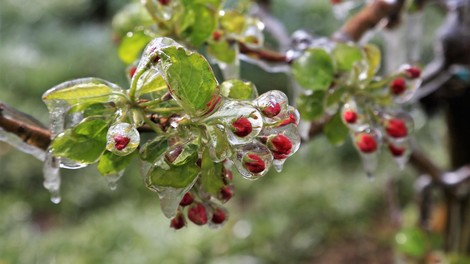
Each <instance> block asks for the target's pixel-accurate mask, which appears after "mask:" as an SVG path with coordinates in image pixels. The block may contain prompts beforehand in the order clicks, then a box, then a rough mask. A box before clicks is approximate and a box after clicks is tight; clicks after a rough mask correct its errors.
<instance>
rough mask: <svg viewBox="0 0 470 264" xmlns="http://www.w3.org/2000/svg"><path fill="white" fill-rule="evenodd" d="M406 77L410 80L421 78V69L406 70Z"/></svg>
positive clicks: (411, 68) (410, 68)
mask: <svg viewBox="0 0 470 264" xmlns="http://www.w3.org/2000/svg"><path fill="white" fill-rule="evenodd" d="M405 73H406V76H407V77H408V78H410V79H417V78H419V76H421V69H420V68H418V67H409V68H408V69H406V70H405Z"/></svg>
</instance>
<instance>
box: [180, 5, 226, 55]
mask: <svg viewBox="0 0 470 264" xmlns="http://www.w3.org/2000/svg"><path fill="white" fill-rule="evenodd" d="M181 3H182V5H183V6H184V8H185V9H186V13H185V15H184V16H182V20H183V21H181V22H180V24H181V25H183V26H184V28H182V29H180V30H181V31H182V32H181V35H182V36H183V37H184V38H185V39H186V40H187V41H188V42H189V43H191V44H192V45H194V46H196V47H197V46H200V45H201V44H203V43H204V42H205V41H206V40H207V39H208V38H209V37H210V36H211V35H212V32H213V31H214V29H215V28H216V26H217V13H218V9H217V7H215V8H214V6H208V5H207V3H205V2H203V3H200V2H198V1H193V0H182V1H181ZM217 6H218V5H217Z"/></svg>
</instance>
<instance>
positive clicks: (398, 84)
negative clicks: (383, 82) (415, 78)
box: [390, 77, 406, 95]
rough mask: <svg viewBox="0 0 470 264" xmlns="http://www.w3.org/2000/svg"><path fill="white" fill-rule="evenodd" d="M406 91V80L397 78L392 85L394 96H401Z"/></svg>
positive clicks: (391, 89)
mask: <svg viewBox="0 0 470 264" xmlns="http://www.w3.org/2000/svg"><path fill="white" fill-rule="evenodd" d="M405 90H406V81H405V79H404V78H401V77H399V78H396V79H395V80H393V81H392V82H391V83H390V91H391V92H392V94H394V95H401V94H403V93H404V92H405Z"/></svg>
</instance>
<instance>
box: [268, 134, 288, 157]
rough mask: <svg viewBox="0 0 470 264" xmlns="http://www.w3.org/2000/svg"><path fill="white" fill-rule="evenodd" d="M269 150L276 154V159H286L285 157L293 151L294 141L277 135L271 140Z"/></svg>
mask: <svg viewBox="0 0 470 264" xmlns="http://www.w3.org/2000/svg"><path fill="white" fill-rule="evenodd" d="M268 148H269V149H270V150H271V151H272V152H273V154H275V157H274V158H276V155H279V156H283V157H284V156H285V155H289V154H290V152H291V150H292V141H291V140H290V139H289V138H288V137H286V136H284V135H282V134H280V135H276V136H274V137H272V138H270V139H269V141H268Z"/></svg>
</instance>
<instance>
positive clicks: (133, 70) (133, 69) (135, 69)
mask: <svg viewBox="0 0 470 264" xmlns="http://www.w3.org/2000/svg"><path fill="white" fill-rule="evenodd" d="M136 71H137V66H135V65H134V66H131V67H130V68H129V77H130V78H131V79H132V77H134V74H135V72H136Z"/></svg>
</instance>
